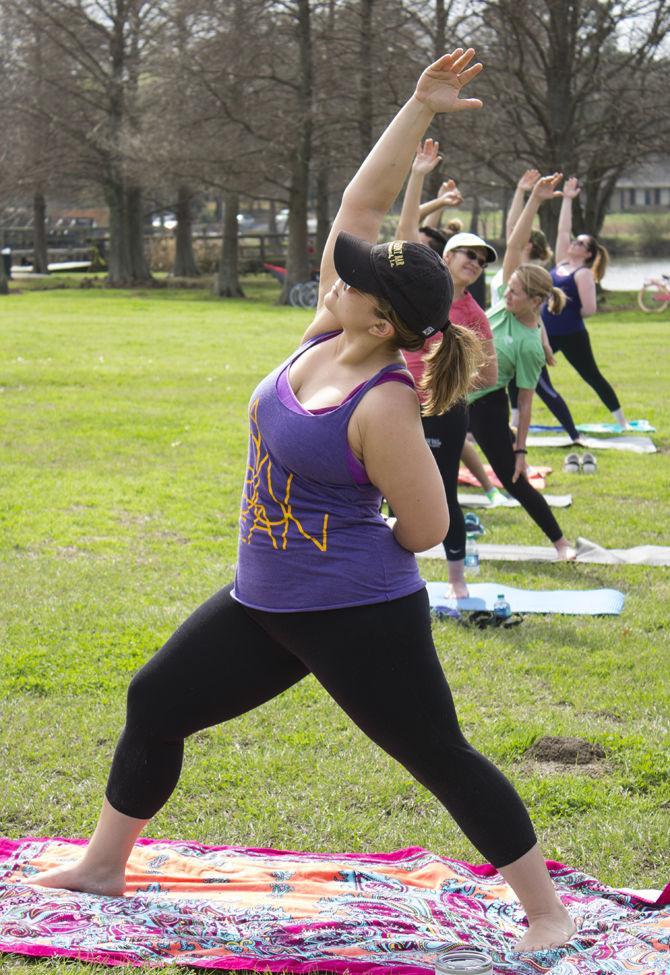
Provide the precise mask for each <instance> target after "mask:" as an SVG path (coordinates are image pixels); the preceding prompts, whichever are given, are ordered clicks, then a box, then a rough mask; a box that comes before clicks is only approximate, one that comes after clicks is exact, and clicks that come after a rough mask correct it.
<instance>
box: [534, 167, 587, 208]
mask: <svg viewBox="0 0 670 975" xmlns="http://www.w3.org/2000/svg"><path fill="white" fill-rule="evenodd" d="M562 179H563V173H552V174H551V176H543V177H542V178H541V179H538V180H537V182H536V183H535V185H534V186H533V189H532V192H531V196H534V197H535V199H536V200H539V201H540V203H542V202H544V200H553V199H554V197H556V196H563V194H562V193H561V192H560V190H557V189H556V187H557V186H558V184H559V183H560V182H561V180H562ZM578 192H579V191H578Z"/></svg>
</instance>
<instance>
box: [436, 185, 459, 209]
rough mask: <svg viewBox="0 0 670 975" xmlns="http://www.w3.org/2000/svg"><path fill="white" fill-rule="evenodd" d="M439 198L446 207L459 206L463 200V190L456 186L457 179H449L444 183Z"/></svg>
mask: <svg viewBox="0 0 670 975" xmlns="http://www.w3.org/2000/svg"><path fill="white" fill-rule="evenodd" d="M437 198H438V200H440V202H441V203H443V204H444V205H445V207H457V206H460V205H461V203H462V202H463V197H462V196H461V191H460V190H459V188H458V187H457V186H456V180H453V179H448V180H447V181H446V183H442V185H441V186H440V189H439V191H438V194H437Z"/></svg>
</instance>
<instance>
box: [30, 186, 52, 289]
mask: <svg viewBox="0 0 670 975" xmlns="http://www.w3.org/2000/svg"><path fill="white" fill-rule="evenodd" d="M46 212H47V205H46V201H45V199H44V193H42V192H40V190H38V191H37V192H36V193H35V194H34V195H33V271H35V272H36V273H37V274H48V273H49V265H48V257H47V231H46Z"/></svg>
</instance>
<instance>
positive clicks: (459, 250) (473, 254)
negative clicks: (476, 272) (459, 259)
mask: <svg viewBox="0 0 670 975" xmlns="http://www.w3.org/2000/svg"><path fill="white" fill-rule="evenodd" d="M451 253H452V254H465V256H466V257H467V259H468V260H469V261H476V262H477V264H479V266H480V267H481V268H482V269H483V268H485V267H488V266H489V262H488V261H487V260H486V258H485V257H480V256H479V254H478V253H477V251H471V250H470V248H468V247H454V248H453V250H452V252H451Z"/></svg>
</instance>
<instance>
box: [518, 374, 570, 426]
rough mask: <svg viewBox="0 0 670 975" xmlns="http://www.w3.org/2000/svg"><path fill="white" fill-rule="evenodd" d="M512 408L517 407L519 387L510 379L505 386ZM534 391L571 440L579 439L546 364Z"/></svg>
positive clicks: (568, 411)
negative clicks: (553, 384)
mask: <svg viewBox="0 0 670 975" xmlns="http://www.w3.org/2000/svg"><path fill="white" fill-rule="evenodd" d="M507 392H508V393H509V399H510V403H511V404H512V408H513V409H516V408H517V403H518V396H519V387H518V386H517V384H516V380H515V379H512V380H511V381H510V383H509V385H508V387H507ZM535 392H536V393H537V395H538V396H539V397H540V399H541V400H542V402H543V403H544V405H545V406H546V407H547V409H548V410H550V411H551V412H552V413H553V414H554V416H555V417H556V419H557V420H558V422H559V423H560V424H561V426H562V427H563V429H564V430H565V432H566V433H567V434H568V436H569V437H570V439H571V440H579V431H578V430H577V427H576V426H575V421H574V420H573V419H572V413H571V412H570V409H569V407H568V404H567V403H566V402H565V400H564V399H563V397H562V396H561V394H560V393H559V392H558V390H556V389H554V387H553V386H552V384H551V379H550V378H549V371H548V369H547V367H546V366H543V367H542V372H541V373H540V378H539V380H538V382H537V386H536V387H535Z"/></svg>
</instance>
